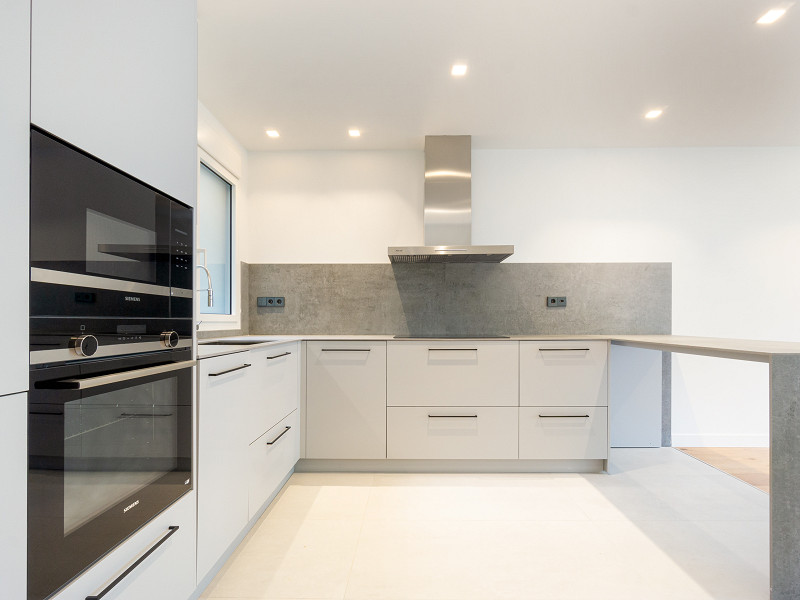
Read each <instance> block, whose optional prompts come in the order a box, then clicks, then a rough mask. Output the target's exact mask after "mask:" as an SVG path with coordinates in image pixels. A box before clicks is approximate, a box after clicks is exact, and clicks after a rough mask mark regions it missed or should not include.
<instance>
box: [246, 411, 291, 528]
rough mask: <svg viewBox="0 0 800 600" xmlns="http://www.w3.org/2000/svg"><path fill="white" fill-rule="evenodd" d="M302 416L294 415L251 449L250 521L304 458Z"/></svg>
mask: <svg viewBox="0 0 800 600" xmlns="http://www.w3.org/2000/svg"><path fill="white" fill-rule="evenodd" d="M298 412H299V411H297V410H295V411H294V412H292V413H291V414H290V415H289V416H287V417H286V418H285V419H283V420H282V421H281V422H280V423H278V424H277V425H275V427H273V428H272V429H270V430H269V431H267V432H266V433H265V434H264V435H262V436H261V437H260V438H258V439H257V440H256V441H254V442H253V443H252V444H250V447H249V448H248V451H247V459H248V465H249V467H250V468H249V486H248V502H249V512H248V519H252V518H253V517H254V516H255V514H256V513H257V512H258V510H259V509H260V508H261V507H262V506H263V505H264V502H266V500H267V498H269V497H270V495H272V493H273V492H275V491H276V490H277V488H278V485H280V483H281V481H283V478H284V477H286V475H287V474H288V473H289V472H290V471H291V470H292V469H293V468H294V465H295V464H296V463H297V461H298V460H299V458H300V426H299V418H298Z"/></svg>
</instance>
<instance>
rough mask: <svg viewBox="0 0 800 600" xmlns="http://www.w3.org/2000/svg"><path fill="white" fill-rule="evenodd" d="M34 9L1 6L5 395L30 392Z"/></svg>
mask: <svg viewBox="0 0 800 600" xmlns="http://www.w3.org/2000/svg"><path fill="white" fill-rule="evenodd" d="M30 8H31V3H30V0H3V1H2V2H0V57H2V58H0V82H2V84H0V85H2V88H3V91H2V92H0V198H2V200H0V202H2V209H3V212H2V215H3V216H2V218H0V239H2V240H3V248H4V250H5V251H4V252H3V259H2V260H0V281H2V282H3V289H4V293H3V294H2V299H0V313H2V315H3V347H2V349H0V396H3V395H6V394H15V393H18V392H24V391H25V390H27V389H28V353H27V351H26V350H25V348H27V347H28V277H29V275H28V262H29V259H28V246H29V244H28V228H29V226H28V205H29V188H28V179H29V170H30V169H29V160H28V159H29V155H30V110H29V107H30V94H29V90H30V85H29V84H30V68H29V63H30ZM4 517H5V518H11V519H12V520H15V519H16V517H15V516H11V515H7V514H4ZM3 581H5V580H4V579H3ZM6 593H9V592H6ZM12 596H13V594H11V596H9V597H12Z"/></svg>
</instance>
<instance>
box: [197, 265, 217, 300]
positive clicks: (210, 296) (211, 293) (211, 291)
mask: <svg viewBox="0 0 800 600" xmlns="http://www.w3.org/2000/svg"><path fill="white" fill-rule="evenodd" d="M197 268H198V269H203V271H205V272H206V277H207V278H208V287H207V288H200V289H199V290H197V291H198V292H208V307H209V308H211V307H212V306H214V286H213V285H212V284H211V273H210V272H209V270H208V267H206V266H205V265H197Z"/></svg>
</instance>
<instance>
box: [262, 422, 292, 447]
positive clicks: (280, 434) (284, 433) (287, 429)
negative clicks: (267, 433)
mask: <svg viewBox="0 0 800 600" xmlns="http://www.w3.org/2000/svg"><path fill="white" fill-rule="evenodd" d="M291 428H292V427H291V425H286V429H284V430H283V431H281V432H280V433H279V434H278V437H276V438H275V439H274V440H272V441H271V442H267V446H272V444H274V443H275V442H277V441H278V440H279V439H281V438H282V437H283V436H285V435H286V432H287V431H289V430H290V429H291Z"/></svg>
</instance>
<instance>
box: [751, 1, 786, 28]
mask: <svg viewBox="0 0 800 600" xmlns="http://www.w3.org/2000/svg"><path fill="white" fill-rule="evenodd" d="M792 4H794V2H786V3H784V4H781V5H780V6H778V7H776V8H772V9H770V10H768V11H767V12H765V13H764V14H763V15H761V17H760V18H759V19H758V21H756V23H758V24H759V25H772V24H773V23H774V22H775V21H777V20H778V19H780V18H781V17H782V16H783V15H785V14H786V11H787V10H789V8H790V7H791V6H792Z"/></svg>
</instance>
